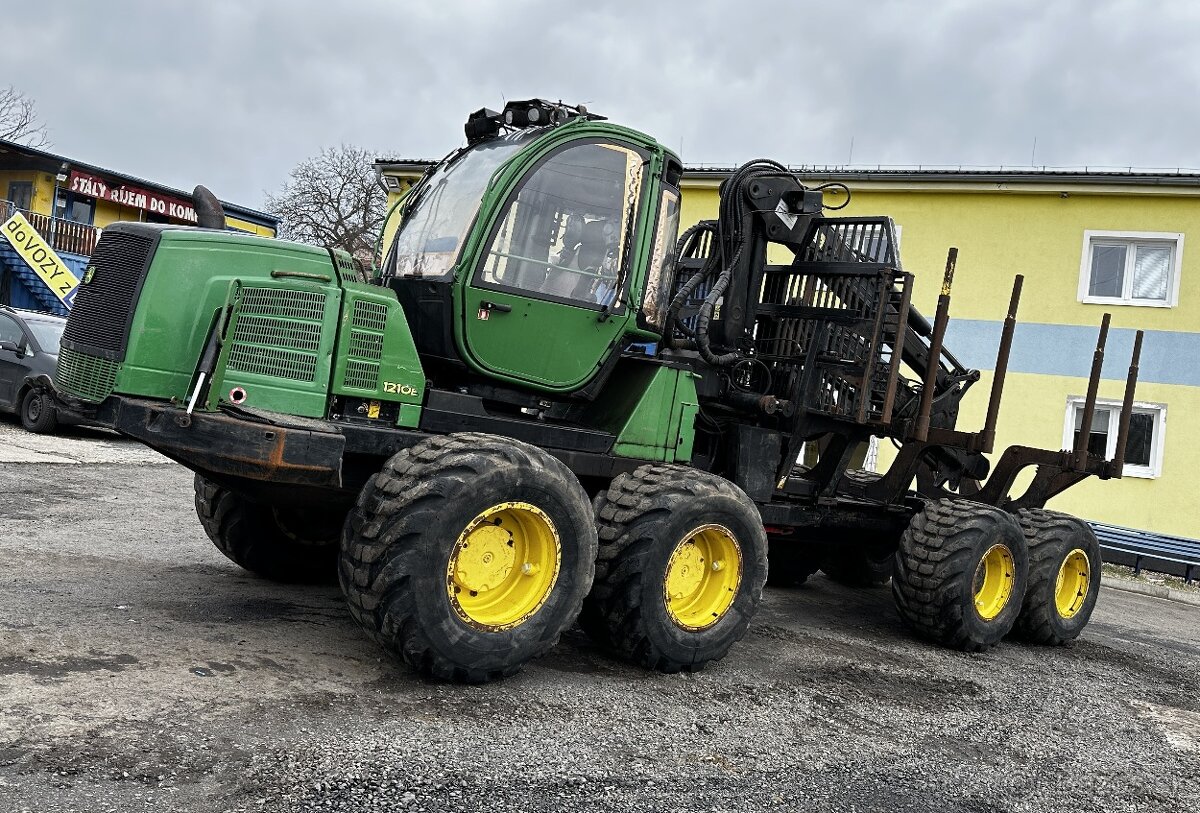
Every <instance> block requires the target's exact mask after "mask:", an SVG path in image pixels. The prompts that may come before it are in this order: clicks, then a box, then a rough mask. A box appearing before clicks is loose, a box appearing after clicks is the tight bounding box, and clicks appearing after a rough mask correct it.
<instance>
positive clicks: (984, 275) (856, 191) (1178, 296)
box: [682, 169, 1200, 537]
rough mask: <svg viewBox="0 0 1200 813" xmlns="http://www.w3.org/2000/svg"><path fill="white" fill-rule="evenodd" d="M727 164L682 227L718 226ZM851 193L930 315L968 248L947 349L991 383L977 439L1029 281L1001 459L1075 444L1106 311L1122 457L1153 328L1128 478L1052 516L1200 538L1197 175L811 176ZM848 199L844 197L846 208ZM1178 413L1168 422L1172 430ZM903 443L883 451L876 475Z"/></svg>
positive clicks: (1109, 379) (1111, 409) (1110, 431)
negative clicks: (1013, 300)
mask: <svg viewBox="0 0 1200 813" xmlns="http://www.w3.org/2000/svg"><path fill="white" fill-rule="evenodd" d="M728 174H729V171H728V170H720V169H692V170H688V171H687V172H685V174H684V181H683V191H684V194H683V218H682V222H684V223H690V222H695V221H696V220H701V219H705V218H712V217H715V216H716V211H717V195H718V192H717V189H718V185H719V184H720V182H721V180H723V179H724V178H725V177H726V176H727V175H728ZM800 176H801V178H802V179H803V180H804V182H805V184H807V185H809V186H813V185H816V184H820V183H824V182H827V181H840V182H842V183H844V184H846V185H847V186H849V188H850V190H851V201H850V203H849V205H848V206H847V207H846V208H845V209H843V210H841V211H839V212H838V213H837V214H845V215H869V214H877V215H889V216H890V217H892V218H893V219H894V220H895V222H896V225H897V227H898V228H897V231H898V236H899V242H900V253H901V257H902V262H903V264H904V268H905V270H906V271H909V272H912V273H914V274H915V276H916V282H915V288H914V295H913V302H914V304H916V305H917V307H918V308H919V309H920V310H921V311H922V312H924V313H925V314H927V315H929V316H930V317H932V315H933V311H934V306H935V304H936V301H937V295H938V291H939V288H940V285H941V280H942V270H943V268H944V266H945V261H946V252H947V249H948V248H949V247H950V246H957V247H958V249H959V255H958V268H957V272H956V275H955V278H954V290H953V299H952V304H951V307H950V314H951V317H952V318H951V323H950V328H949V330H948V332H947V335H946V347H947V348H948V349H950V350H951V352H953V353H954V354H955V355H956V356H957V357H958V358H959V360H960V361H962V362H963V363H964V364H966V365H968V366H970V367H974V368H977V369H979V370H981V371H983V379H982V380H981V381H980V382H979V383H977V384H975V385H974V388H973V390H972V391H971V392H970V393H969V394H968V395H967V396H966V398H965V399H964V400H963V405H962V412H961V414H960V418H959V427H960V428H962V429H967V430H977V429H979V428H980V427H981V426H982V425H983V420H984V414H985V411H986V408H987V392H988V388H989V387H990V385H991V380H990V379H991V376H990V371H991V369H992V367H993V366H994V365H995V358H996V348H997V345H998V343H999V337H1000V329H1001V326H1002V324H1003V319H1004V315H1005V311H1006V310H1007V307H1008V299H1009V294H1010V292H1011V287H1012V280H1013V276H1014V275H1015V274H1024V276H1025V284H1024V291H1023V295H1022V299H1021V306H1020V310H1019V312H1018V322H1019V324H1018V327H1017V333H1016V339H1015V341H1014V344H1013V351H1012V357H1011V360H1010V363H1009V371H1008V378H1007V383H1006V386H1005V390H1004V400H1003V403H1002V408H1001V412H1000V424H999V427H998V434H997V449H1001V448H1003V447H1004V446H1007V445H1011V444H1024V445H1032V446H1041V447H1045V448H1051V449H1058V448H1070V447H1071V446H1072V445H1073V442H1074V440H1073V438H1074V432H1075V430H1076V429H1077V427H1078V424H1079V421H1080V418H1081V415H1080V412H1081V411H1082V410H1081V409H1080V404H1081V402H1082V399H1083V397H1084V396H1085V394H1086V387H1087V376H1088V373H1089V371H1090V369H1091V363H1092V354H1093V351H1094V350H1095V345H1096V337H1097V333H1098V327H1099V324H1100V320H1101V317H1102V315H1103V314H1104V313H1106V312H1108V313H1111V314H1112V330H1111V332H1110V335H1109V340H1108V345H1107V353H1106V355H1105V363H1104V372H1103V378H1102V380H1101V383H1100V393H1099V396H1100V402H1099V405H1098V407H1097V410H1096V415H1095V418H1094V419H1093V422H1092V427H1091V435H1090V443H1091V448H1092V449H1093V450H1094V451H1105V452H1106V453H1107V455H1108V456H1110V457H1111V456H1112V452H1113V447H1114V445H1115V441H1116V430H1117V427H1116V423H1117V415H1118V412H1119V403H1120V399H1121V397H1122V394H1123V392H1124V386H1125V378H1126V374H1127V372H1128V365H1129V358H1130V353H1131V350H1132V345H1133V334H1134V331H1135V330H1136V329H1138V328H1142V329H1145V330H1146V331H1147V333H1146V338H1145V343H1144V346H1143V349H1142V359H1141V370H1140V377H1139V383H1138V390H1137V405H1136V408H1135V410H1134V415H1133V418H1132V421H1131V428H1130V437H1129V447H1128V451H1127V453H1126V465H1125V476H1124V478H1123V479H1122V480H1120V481H1110V482H1100V481H1098V480H1095V479H1091V480H1088V481H1086V482H1084V483H1082V484H1080V485H1078V486H1076V487H1074V488H1072V489H1070V490H1069V491H1067V492H1066V493H1064V494H1062V495H1061V496H1059V497H1057V498H1055V500H1053V501H1052V502H1051V504H1050V506H1049V507H1050V508H1055V509H1058V510H1062V511H1067V512H1070V513H1072V514H1076V515H1079V516H1082V517H1085V518H1087V519H1091V520H1096V521H1101V522H1107V523H1111V524H1115V525H1124V526H1128V527H1132V528H1139V529H1145V530H1151V531H1156V532H1159V533H1166V534H1176V535H1181V536H1190V537H1200V516H1198V515H1195V514H1192V512H1191V511H1190V510H1187V506H1188V505H1190V504H1191V497H1192V495H1193V493H1194V491H1195V482H1196V481H1195V476H1194V475H1193V473H1192V464H1193V459H1192V454H1193V450H1194V449H1195V448H1196V446H1197V444H1198V443H1200V250H1197V249H1193V250H1192V251H1191V252H1190V253H1189V252H1187V251H1185V236H1186V235H1187V233H1188V232H1189V231H1191V232H1192V233H1193V234H1195V233H1196V232H1197V229H1193V228H1192V227H1193V226H1196V227H1197V228H1200V176H1195V175H1160V174H1148V173H1134V172H1129V173H1096V172H1080V173H1073V172H1011V171H1005V172H961V171H953V172H951V171H836V172H801V173H800ZM844 200H845V196H844V195H842V196H841V197H840V200H839V197H838V196H837V195H831V196H830V197H828V198H827V202H829V203H831V204H836V203H839V202H842V201H844ZM1168 416H1169V417H1170V421H1169V422H1168ZM890 450H891V447H890V446H888V445H887V444H883V445H882V448H881V449H880V459H879V461H878V464H877V465H878V467H879V468H881V469H882V468H885V467H886V465H887V463H888V462H889V461H890V457H891V455H890Z"/></svg>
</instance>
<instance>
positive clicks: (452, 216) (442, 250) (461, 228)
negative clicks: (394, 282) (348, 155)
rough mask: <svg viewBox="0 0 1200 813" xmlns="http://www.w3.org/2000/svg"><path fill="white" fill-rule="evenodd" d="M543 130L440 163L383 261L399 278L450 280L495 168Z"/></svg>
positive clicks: (506, 138) (418, 193)
mask: <svg viewBox="0 0 1200 813" xmlns="http://www.w3.org/2000/svg"><path fill="white" fill-rule="evenodd" d="M540 134H541V132H540V131H537V130H524V131H521V132H517V133H512V134H510V135H506V136H503V137H501V138H496V139H493V140H491V141H488V142H485V143H483V144H479V145H478V146H475V147H473V148H471V149H470V150H468V151H467V152H466V153H464V154H461V155H459V156H456V157H455V158H452V159H450V160H448V161H447V162H446V163H444V164H442V166H440V167H438V168H437V169H436V170H435V171H434V173H433V174H432V175H431V176H430V177H429V179H428V180H427V181H426V182H425V183H424V184H423V185H422V186H421V188H420V189H418V190H416V192H414V193H413V194H415V195H416V196H417V197H416V198H414V199H413V201H412V203H411V204H409V205H410V207H411V209H410V211H409V212H408V213H407V216H406V217H405V218H404V221H403V222H402V223H401V224H400V229H399V230H398V231H397V232H396V239H395V240H394V241H393V242H392V247H391V250H390V251H389V252H388V258H387V261H386V263H385V264H384V268H385V269H386V273H387V274H388V275H390V276H396V277H414V276H417V277H423V278H435V279H436V278H446V277H448V276H450V273H451V271H452V270H453V268H454V262H455V260H456V259H457V258H458V249H459V246H460V245H461V244H462V241H463V240H464V239H465V238H466V236H467V231H468V230H470V228H471V223H472V222H473V221H474V220H475V214H476V212H478V211H479V203H480V201H481V199H482V198H483V194H484V192H485V190H486V189H487V185H488V181H489V180H491V178H492V175H493V174H494V173H495V172H496V169H497V168H498V167H499V166H500V165H501V164H502V163H504V162H505V161H506V160H508V159H509V158H511V157H512V156H513V155H514V154H516V152H517V151H518V150H520V149H521V147H523V146H525V145H526V144H528V143H529V142H530V141H532V140H533V139H534V138H536V137H537V136H538V135H540Z"/></svg>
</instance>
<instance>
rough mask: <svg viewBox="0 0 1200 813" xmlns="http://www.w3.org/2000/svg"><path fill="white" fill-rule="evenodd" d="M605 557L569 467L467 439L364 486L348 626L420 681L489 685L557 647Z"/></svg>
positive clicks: (351, 554)
mask: <svg viewBox="0 0 1200 813" xmlns="http://www.w3.org/2000/svg"><path fill="white" fill-rule="evenodd" d="M505 534H507V538H506V537H505ZM595 559H596V525H595V520H594V518H593V516H592V511H591V505H590V503H589V501H588V498H587V494H586V492H585V491H584V490H583V487H582V486H581V485H580V483H579V480H578V479H577V478H576V477H575V475H574V474H572V473H571V471H570V469H568V468H567V467H566V466H565V465H563V464H562V463H561V462H560V461H559V460H557V459H555V458H554V457H551V456H550V455H549V454H547V453H546V452H545V451H543V450H541V449H538V448H537V447H534V446H530V445H528V444H525V443H521V442H519V441H515V440H509V439H507V438H500V437H496V436H494V435H484V434H474V433H464V434H455V435H446V436H439V437H431V438H429V439H428V440H425V441H422V442H421V443H418V444H417V445H416V446H413V447H411V448H409V449H405V450H404V451H401V452H399V453H397V454H396V455H394V456H392V458H391V459H389V460H388V461H387V463H385V464H384V466H383V469H382V471H380V472H379V473H378V474H376V475H374V476H373V477H372V478H371V479H370V480H369V481H368V482H367V485H366V486H365V487H364V488H363V490H362V493H361V494H360V495H359V498H358V503H357V505H356V506H355V507H354V509H353V510H352V511H351V512H350V516H349V519H348V520H347V522H346V528H345V533H344V536H343V539H342V554H341V562H340V566H339V568H338V574H339V577H340V580H341V585H342V590H343V592H344V593H345V594H346V600H347V602H348V603H349V605H350V614H351V615H352V616H353V617H354V619H355V620H356V621H357V622H358V623H359V625H360V626H362V628H363V629H364V630H366V632H367V633H368V634H369V635H370V636H371V637H372V638H373V639H375V640H376V641H377V642H379V643H380V644H381V645H382V646H383V647H384V648H385V649H387V650H389V651H390V652H392V653H393V654H395V655H397V656H398V657H400V658H401V659H402V660H404V662H405V663H407V664H409V665H410V666H411V667H413V668H414V669H416V670H417V671H418V672H420V673H421V674H424V675H427V676H431V677H434V678H437V679H439V680H450V681H456V682H462V683H484V682H487V681H489V680H495V679H497V678H501V677H506V676H508V675H512V674H515V673H516V672H518V671H519V670H520V669H521V667H522V666H524V664H525V663H526V662H528V661H529V660H531V659H533V658H537V657H540V656H541V655H544V654H545V653H546V652H547V651H549V650H550V648H551V647H553V646H554V645H555V643H557V642H558V638H559V636H560V635H561V634H562V633H563V631H565V630H566V629H567V628H569V627H570V626H571V625H572V624H573V623H575V619H576V618H577V617H578V615H579V610H580V606H581V605H582V603H583V597H584V596H585V595H586V594H587V592H588V589H589V588H590V587H591V584H592V575H593V573H594V569H595Z"/></svg>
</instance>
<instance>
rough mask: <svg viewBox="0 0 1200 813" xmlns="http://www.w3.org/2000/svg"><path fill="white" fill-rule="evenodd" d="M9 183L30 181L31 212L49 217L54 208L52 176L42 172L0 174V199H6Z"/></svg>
mask: <svg viewBox="0 0 1200 813" xmlns="http://www.w3.org/2000/svg"><path fill="white" fill-rule="evenodd" d="M10 181H18V182H19V181H32V182H33V198H32V200H30V203H29V208H30V210H31V211H34V212H37V213H38V214H42V215H49V214H50V213H51V209H52V208H53V206H54V176H53V175H47V174H45V173H44V172H0V197H3V198H5V199H7V197H8V184H9V182H10Z"/></svg>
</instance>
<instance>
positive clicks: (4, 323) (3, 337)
mask: <svg viewBox="0 0 1200 813" xmlns="http://www.w3.org/2000/svg"><path fill="white" fill-rule="evenodd" d="M23 341H25V334H24V332H23V331H22V330H21V326H20V325H18V324H17V323H16V320H14V319H12V318H11V317H8V316H2V315H0V342H12V343H13V344H18V345H19V344H20V343H21V342H23Z"/></svg>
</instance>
